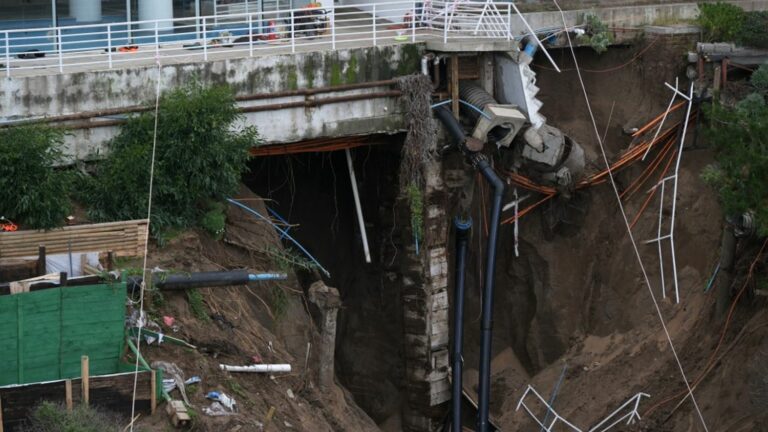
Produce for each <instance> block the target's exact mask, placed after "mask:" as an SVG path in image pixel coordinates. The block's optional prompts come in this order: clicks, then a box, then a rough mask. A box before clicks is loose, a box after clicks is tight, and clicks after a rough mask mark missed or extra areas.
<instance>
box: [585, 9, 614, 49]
mask: <svg viewBox="0 0 768 432" xmlns="http://www.w3.org/2000/svg"><path fill="white" fill-rule="evenodd" d="M585 19H586V28H585V29H584V30H585V32H586V33H585V34H583V35H581V36H579V42H581V43H584V44H587V45H589V46H590V47H592V49H593V50H595V52H597V53H598V54H602V53H604V52H606V51H608V46H609V45H611V43H613V33H611V31H610V29H608V26H607V25H606V24H605V23H604V22H603V21H601V20H600V18H599V17H598V16H597V15H595V14H587V15H586V17H585Z"/></svg>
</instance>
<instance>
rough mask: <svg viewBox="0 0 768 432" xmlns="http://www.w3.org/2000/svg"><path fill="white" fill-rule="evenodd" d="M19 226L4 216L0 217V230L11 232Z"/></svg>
mask: <svg viewBox="0 0 768 432" xmlns="http://www.w3.org/2000/svg"><path fill="white" fill-rule="evenodd" d="M18 229H19V227H18V226H17V225H16V224H15V223H13V222H11V221H9V220H8V219H6V218H4V217H0V231H3V232H13V231H17V230H18Z"/></svg>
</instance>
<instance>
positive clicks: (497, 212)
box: [435, 107, 505, 432]
mask: <svg viewBox="0 0 768 432" xmlns="http://www.w3.org/2000/svg"><path fill="white" fill-rule="evenodd" d="M435 116H436V117H437V118H438V120H440V121H441V122H442V123H443V125H444V126H445V128H446V129H447V130H448V133H449V134H450V135H451V138H452V139H453V141H454V144H455V145H457V146H458V147H459V150H460V151H461V152H462V153H464V154H465V155H466V156H467V157H468V158H469V160H470V162H472V165H474V167H475V168H476V169H477V170H478V171H479V172H480V174H482V176H483V177H484V178H485V180H486V181H487V182H488V184H489V185H490V186H491V188H492V189H493V205H492V207H491V218H490V221H489V225H490V228H489V231H488V245H487V251H486V261H485V284H484V286H483V306H482V309H483V310H482V318H481V324H480V377H479V379H480V383H479V384H480V385H479V388H478V414H477V432H489V430H490V421H489V410H490V397H491V394H490V393H491V335H492V331H493V325H492V323H493V289H494V285H495V283H496V250H497V240H498V237H499V222H500V219H501V200H502V199H503V197H504V190H505V185H504V182H503V181H502V180H501V178H500V177H499V176H498V175H496V172H495V171H494V170H493V168H492V167H491V164H490V163H489V162H488V158H486V157H485V156H484V155H483V154H481V153H474V152H471V151H469V150H468V149H467V138H466V135H465V134H464V130H463V129H462V128H461V125H460V124H459V122H458V120H456V118H454V117H453V115H452V114H451V113H450V111H448V109H447V108H445V107H438V108H437V109H436V110H435ZM454 343H455V341H454Z"/></svg>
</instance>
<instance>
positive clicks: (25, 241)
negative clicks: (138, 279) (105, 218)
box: [0, 219, 148, 258]
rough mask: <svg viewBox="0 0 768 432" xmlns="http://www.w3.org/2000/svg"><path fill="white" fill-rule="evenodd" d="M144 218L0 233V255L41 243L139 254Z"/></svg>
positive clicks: (50, 249) (59, 249) (54, 249)
mask: <svg viewBox="0 0 768 432" xmlns="http://www.w3.org/2000/svg"><path fill="white" fill-rule="evenodd" d="M147 229H148V223H147V220H146V219H142V220H132V221H121V222H108V223H103V224H90V225H75V226H70V227H64V228H60V229H55V230H51V231H16V232H10V233H0V257H2V258H14V257H24V256H35V255H38V253H39V247H40V246H41V245H45V247H46V253H48V254H52V253H66V252H68V251H69V249H70V243H71V250H72V252H90V251H106V250H112V251H114V252H115V253H118V254H120V255H135V254H140V253H141V251H143V248H144V241H145V240H146V238H147V235H148V234H147Z"/></svg>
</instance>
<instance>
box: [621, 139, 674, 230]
mask: <svg viewBox="0 0 768 432" xmlns="http://www.w3.org/2000/svg"><path fill="white" fill-rule="evenodd" d="M676 155H677V150H675V151H673V152H672V157H670V158H669V160H668V161H667V165H666V166H665V167H664V170H663V171H662V172H661V175H660V176H659V182H660V181H661V180H663V179H664V177H666V176H667V172H668V171H669V168H670V167H671V166H672V162H673V161H674V160H675V156H676ZM657 190H658V187H657V188H655V189H653V190H652V191H651V193H649V194H648V197H647V198H646V199H645V201H644V202H643V205H642V206H640V210H638V211H637V214H636V215H635V217H634V218H633V219H632V223H631V224H629V229H630V230H631V229H633V228H634V227H635V225H637V222H638V221H639V220H640V216H642V214H643V213H644V212H645V209H647V208H648V204H650V203H651V200H652V199H653V197H654V196H655V195H656V191H657Z"/></svg>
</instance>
